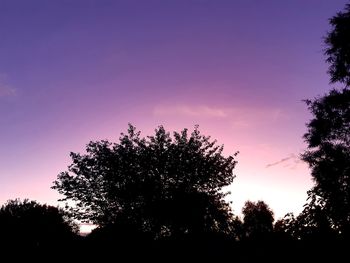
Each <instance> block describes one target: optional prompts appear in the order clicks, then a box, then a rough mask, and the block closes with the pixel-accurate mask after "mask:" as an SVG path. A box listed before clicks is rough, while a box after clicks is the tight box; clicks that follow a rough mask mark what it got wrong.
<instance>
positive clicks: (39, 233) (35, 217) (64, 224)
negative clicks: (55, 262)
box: [0, 199, 78, 248]
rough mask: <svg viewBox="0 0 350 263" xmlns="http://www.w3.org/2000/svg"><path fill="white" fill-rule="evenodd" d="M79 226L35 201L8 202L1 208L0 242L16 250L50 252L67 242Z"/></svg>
mask: <svg viewBox="0 0 350 263" xmlns="http://www.w3.org/2000/svg"><path fill="white" fill-rule="evenodd" d="M77 231H78V227H77V225H76V224H75V223H74V222H73V221H71V220H70V219H69V218H68V217H67V215H66V213H65V212H64V211H63V210H61V209H58V208H57V207H54V206H49V205H41V204H39V203H37V202H36V201H29V200H28V199H25V200H23V201H21V200H19V199H14V200H9V201H8V202H7V203H6V204H4V205H3V206H1V208H0V242H1V244H2V246H5V247H10V246H12V245H15V246H17V248H19V247H21V248H23V247H26V248H42V247H45V248H51V247H54V246H57V245H60V246H62V244H59V243H60V242H61V241H62V240H64V241H65V242H68V241H69V240H71V239H72V237H73V236H74V234H75V233H77Z"/></svg>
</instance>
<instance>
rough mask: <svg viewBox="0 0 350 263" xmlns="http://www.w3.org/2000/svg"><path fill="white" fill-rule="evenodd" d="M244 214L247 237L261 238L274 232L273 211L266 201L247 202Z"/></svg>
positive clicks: (243, 210) (243, 209)
mask: <svg viewBox="0 0 350 263" xmlns="http://www.w3.org/2000/svg"><path fill="white" fill-rule="evenodd" d="M242 214H243V227H244V230H245V236H246V237H247V238H250V239H261V238H265V237H267V236H268V235H269V234H270V233H272V231H273V221H274V217H273V212H272V210H271V209H270V208H269V206H268V205H267V204H266V203H265V202H263V201H258V202H252V201H247V202H245V204H244V207H243V208H242Z"/></svg>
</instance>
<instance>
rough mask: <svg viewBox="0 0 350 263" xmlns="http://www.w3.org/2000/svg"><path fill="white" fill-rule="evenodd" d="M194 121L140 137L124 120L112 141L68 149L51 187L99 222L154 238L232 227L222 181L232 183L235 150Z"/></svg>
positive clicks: (75, 210)
mask: <svg viewBox="0 0 350 263" xmlns="http://www.w3.org/2000/svg"><path fill="white" fill-rule="evenodd" d="M222 151H223V146H219V145H216V141H215V140H214V141H212V140H211V139H210V137H206V136H203V135H201V133H200V132H199V130H198V127H196V128H195V129H194V130H193V131H192V133H191V134H189V132H188V130H187V129H184V130H182V131H181V132H174V133H173V136H171V135H170V133H169V132H167V131H166V130H165V129H164V127H163V126H160V127H159V128H157V129H156V130H155V134H154V135H153V136H147V137H144V138H142V137H141V135H140V132H139V131H137V130H136V128H135V127H134V126H132V125H129V128H128V132H127V133H126V134H124V133H122V134H121V136H120V138H119V142H118V143H111V142H109V141H106V140H103V141H98V142H90V143H89V144H88V145H87V147H86V154H79V153H71V157H72V164H71V165H70V166H69V168H68V171H66V172H62V173H61V174H59V175H58V178H57V180H56V181H55V182H54V186H53V188H54V189H57V190H58V192H59V193H61V194H63V195H64V196H65V197H64V198H62V201H68V200H71V201H74V202H75V206H73V207H71V208H70V212H71V213H72V215H73V216H74V217H75V218H77V219H79V220H85V221H90V222H93V223H95V224H98V225H99V226H102V227H103V226H107V225H111V224H112V225H116V224H117V225H118V224H119V225H120V224H127V225H128V226H129V227H131V228H133V229H137V230H138V231H140V232H142V233H151V234H152V236H153V238H160V237H172V236H177V235H184V234H189V235H191V234H196V233H203V232H220V233H222V232H225V233H228V232H229V231H230V218H231V209H230V206H229V204H228V203H227V202H225V201H224V197H225V195H226V194H225V193H224V192H223V191H222V188H223V187H224V186H227V185H229V184H231V183H232V181H233V179H234V177H235V176H234V174H233V169H234V167H235V165H236V160H235V158H234V157H235V155H236V154H237V153H235V154H233V155H232V156H228V157H224V156H223V154H222Z"/></svg>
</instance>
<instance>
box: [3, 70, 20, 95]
mask: <svg viewBox="0 0 350 263" xmlns="http://www.w3.org/2000/svg"><path fill="white" fill-rule="evenodd" d="M14 95H16V90H15V89H14V88H13V87H12V86H11V85H10V84H8V82H7V75H6V74H0V97H6V96H14Z"/></svg>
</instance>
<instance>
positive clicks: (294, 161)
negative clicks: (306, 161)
mask: <svg viewBox="0 0 350 263" xmlns="http://www.w3.org/2000/svg"><path fill="white" fill-rule="evenodd" d="M290 161H292V164H290V163H289V162H290ZM299 162H300V159H299V158H298V156H296V155H295V154H294V153H291V154H290V155H289V156H287V157H285V158H282V159H281V160H279V161H277V162H274V163H269V164H267V165H266V166H265V167H266V168H269V167H272V166H276V165H280V164H285V165H284V167H290V168H291V169H294V168H295V166H296V165H297V164H298V163H299Z"/></svg>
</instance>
